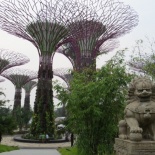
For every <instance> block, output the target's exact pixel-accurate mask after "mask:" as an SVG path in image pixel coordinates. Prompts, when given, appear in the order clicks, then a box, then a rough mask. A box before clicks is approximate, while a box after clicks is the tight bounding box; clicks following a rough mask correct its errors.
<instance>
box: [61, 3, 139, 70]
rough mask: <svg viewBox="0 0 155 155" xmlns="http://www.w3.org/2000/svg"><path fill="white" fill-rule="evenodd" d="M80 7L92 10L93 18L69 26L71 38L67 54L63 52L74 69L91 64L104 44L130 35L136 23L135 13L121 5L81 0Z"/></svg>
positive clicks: (126, 6)
mask: <svg viewBox="0 0 155 155" xmlns="http://www.w3.org/2000/svg"><path fill="white" fill-rule="evenodd" d="M81 5H85V6H87V7H88V8H90V9H92V10H94V11H95V13H96V17H95V18H94V17H93V16H92V18H88V19H87V18H86V19H83V20H77V21H74V22H73V23H70V24H69V25H68V30H69V35H70V36H69V38H68V43H67V45H66V46H67V50H68V48H69V51H67V52H65V51H64V52H63V53H65V55H66V56H68V57H69V58H70V59H72V61H73V62H74V66H75V69H76V70H80V68H83V67H88V66H90V65H93V64H94V63H95V58H96V57H97V56H98V55H99V54H100V47H101V46H102V44H103V43H105V42H106V41H108V40H109V39H114V38H118V37H120V36H122V35H124V34H126V33H128V32H130V31H131V30H132V28H134V27H135V26H136V25H137V24H138V15H137V13H136V12H135V11H134V10H133V9H132V8H131V7H130V6H128V5H124V4H123V3H122V2H118V1H115V0H86V1H81ZM73 52H74V54H73ZM66 53H67V54H66Z"/></svg>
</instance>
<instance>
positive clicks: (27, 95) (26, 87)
mask: <svg viewBox="0 0 155 155" xmlns="http://www.w3.org/2000/svg"><path fill="white" fill-rule="evenodd" d="M36 84H37V82H35V81H29V82H28V83H26V84H25V85H24V86H23V89H24V90H25V99H24V109H25V111H27V112H30V110H31V106H30V93H31V90H32V89H33V88H34V87H35V86H36Z"/></svg>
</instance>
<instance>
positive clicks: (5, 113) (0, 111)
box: [0, 91, 16, 135]
mask: <svg viewBox="0 0 155 155" xmlns="http://www.w3.org/2000/svg"><path fill="white" fill-rule="evenodd" d="M0 96H5V94H4V93H3V91H0ZM6 102H8V101H7V100H4V99H1V100H0V135H1V134H4V133H5V134H6V133H7V134H8V133H9V134H11V133H12V132H13V130H14V129H16V124H15V121H14V119H13V117H12V110H11V109H10V108H7V107H5V103H6Z"/></svg>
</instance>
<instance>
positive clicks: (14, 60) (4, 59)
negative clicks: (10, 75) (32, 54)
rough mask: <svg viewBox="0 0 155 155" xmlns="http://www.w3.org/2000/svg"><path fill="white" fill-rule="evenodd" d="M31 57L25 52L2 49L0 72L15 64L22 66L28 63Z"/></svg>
mask: <svg viewBox="0 0 155 155" xmlns="http://www.w3.org/2000/svg"><path fill="white" fill-rule="evenodd" d="M29 61H30V59H29V58H28V57H27V56H25V55H24V54H21V53H17V52H14V51H9V50H7V49H0V74H1V73H2V72H3V71H5V70H6V69H9V68H11V67H14V66H20V65H24V64H26V63H28V62H29Z"/></svg>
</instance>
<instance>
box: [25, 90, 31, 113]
mask: <svg viewBox="0 0 155 155" xmlns="http://www.w3.org/2000/svg"><path fill="white" fill-rule="evenodd" d="M30 108H31V107H30V92H27V93H26V94H25V99H24V109H25V110H26V111H30Z"/></svg>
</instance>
